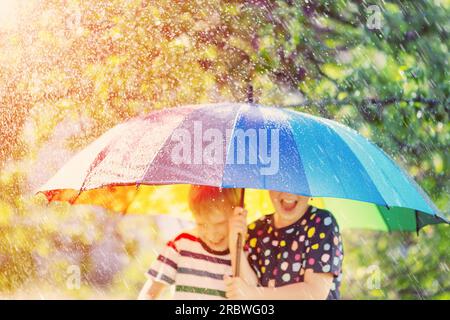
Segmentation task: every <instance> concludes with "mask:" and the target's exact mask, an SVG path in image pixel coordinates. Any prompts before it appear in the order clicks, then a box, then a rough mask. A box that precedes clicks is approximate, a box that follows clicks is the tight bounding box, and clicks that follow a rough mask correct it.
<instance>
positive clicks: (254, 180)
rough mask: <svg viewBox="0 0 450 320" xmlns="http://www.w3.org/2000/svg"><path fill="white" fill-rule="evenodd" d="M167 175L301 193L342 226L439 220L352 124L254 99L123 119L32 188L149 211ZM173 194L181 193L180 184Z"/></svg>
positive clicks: (407, 225) (56, 196)
mask: <svg viewBox="0 0 450 320" xmlns="http://www.w3.org/2000/svg"><path fill="white" fill-rule="evenodd" d="M168 184H200V185H210V186H217V187H223V188H231V187H238V188H251V189H259V190H261V189H264V190H277V191H282V192H289V193H295V194H299V195H305V196H311V197H314V199H315V200H314V201H316V202H317V203H318V206H320V207H323V208H326V209H328V210H330V211H331V212H332V213H333V214H334V215H335V216H336V218H337V219H338V222H339V223H340V224H341V225H342V226H343V227H352V228H369V229H377V230H386V231H392V230H402V231H415V230H419V229H420V228H422V227H423V226H425V225H428V224H436V223H441V222H447V223H448V221H447V220H446V219H445V218H444V217H443V215H442V214H441V213H440V212H439V210H438V209H437V208H436V206H435V205H434V204H433V203H432V201H431V200H430V199H429V197H428V196H427V195H426V194H425V192H423V190H422V189H421V188H420V187H419V186H418V185H417V184H416V183H415V182H414V180H413V179H412V178H411V177H409V176H408V174H407V173H406V172H405V171H404V170H402V169H401V168H400V167H399V166H398V165H397V164H396V163H395V162H394V161H393V160H392V159H391V158H390V157H389V156H388V155H386V153H384V152H383V151H382V150H381V149H380V148H378V147H377V146H376V145H374V144H373V143H371V142H370V141H368V140H367V139H366V138H364V137H363V136H361V135H359V134H358V133H357V132H356V131H354V130H352V129H350V128H348V127H345V126H343V125H341V124H339V123H337V122H335V121H331V120H328V119H324V118H320V117H315V116H311V115H309V114H305V113H300V112H296V111H293V110H289V109H281V108H276V107H265V106H260V105H255V104H238V103H222V104H208V105H194V106H184V107H179V108H171V109H164V110H161V111H156V112H153V113H151V114H149V115H147V116H141V117H137V118H134V119H131V120H129V121H127V122H125V123H122V124H120V125H118V126H116V127H114V128H112V129H111V130H109V131H107V132H106V133H105V134H103V135H102V136H101V137H100V138H99V139H97V140H95V141H94V142H93V143H91V144H90V145H89V146H88V147H86V148H85V149H84V150H82V151H81V152H79V153H78V154H77V155H75V156H74V157H73V158H72V159H71V160H70V161H69V162H68V163H67V164H66V165H65V166H63V167H62V168H61V169H60V170H59V171H58V172H57V173H56V175H55V176H54V177H53V178H51V179H50V180H49V181H48V182H47V183H46V184H45V185H44V186H42V187H41V188H40V189H39V190H38V192H42V193H44V194H45V195H46V197H47V199H48V201H68V202H70V203H72V204H75V203H79V204H96V205H102V206H104V207H107V208H109V209H112V210H114V211H119V212H134V211H147V210H149V206H147V205H145V202H146V201H147V203H148V201H149V199H150V201H151V199H152V197H153V196H154V195H155V194H158V191H157V188H156V187H155V186H159V185H168ZM177 196H179V197H180V199H174V200H180V201H181V202H185V200H186V199H185V198H184V199H183V196H184V195H183V192H179V193H178V195H177ZM256 198H257V197H256ZM256 198H255V199H256ZM153 199H154V198H153ZM259 199H260V200H261V199H262V198H259ZM248 202H249V201H248V200H247V203H248ZM249 208H251V204H250V207H249ZM174 210H177V209H174Z"/></svg>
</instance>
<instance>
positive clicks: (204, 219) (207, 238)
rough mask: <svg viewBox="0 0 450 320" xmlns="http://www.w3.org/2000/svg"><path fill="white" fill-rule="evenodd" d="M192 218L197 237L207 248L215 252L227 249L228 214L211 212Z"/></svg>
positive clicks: (216, 211) (218, 211)
mask: <svg viewBox="0 0 450 320" xmlns="http://www.w3.org/2000/svg"><path fill="white" fill-rule="evenodd" d="M194 217H195V221H196V223H197V228H198V233H199V237H200V239H202V240H203V241H204V242H205V243H206V244H207V245H208V247H210V248H211V249H214V250H217V251H223V250H226V249H228V217H229V215H228V213H226V212H221V211H220V210H213V211H211V212H208V213H206V214H198V215H194Z"/></svg>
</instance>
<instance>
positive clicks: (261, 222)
mask: <svg viewBox="0 0 450 320" xmlns="http://www.w3.org/2000/svg"><path fill="white" fill-rule="evenodd" d="M272 216H273V214H267V215H264V216H262V217H260V218H258V219H257V220H255V221H253V222H251V223H250V224H249V225H248V229H249V230H260V229H262V228H264V227H266V226H269V225H270V219H271V217H272Z"/></svg>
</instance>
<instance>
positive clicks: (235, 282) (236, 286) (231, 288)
mask: <svg viewBox="0 0 450 320" xmlns="http://www.w3.org/2000/svg"><path fill="white" fill-rule="evenodd" d="M223 280H224V281H225V288H226V289H225V296H226V297H227V298H228V299H233V300H253V299H256V290H257V288H256V287H252V286H249V285H248V284H247V283H246V282H245V281H244V280H242V278H237V277H230V276H227V275H225V276H224V279H223Z"/></svg>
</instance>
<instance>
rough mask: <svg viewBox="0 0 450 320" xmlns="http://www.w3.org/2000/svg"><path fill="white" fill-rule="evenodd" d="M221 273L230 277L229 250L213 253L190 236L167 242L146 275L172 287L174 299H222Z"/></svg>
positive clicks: (182, 235) (223, 295) (223, 292)
mask: <svg viewBox="0 0 450 320" xmlns="http://www.w3.org/2000/svg"><path fill="white" fill-rule="evenodd" d="M225 274H227V275H231V274H232V270H231V259H230V251H229V250H225V251H215V250H213V249H211V248H209V247H208V246H207V245H206V243H204V242H203V241H202V240H201V239H200V238H198V237H196V236H194V235H192V234H190V233H181V234H180V235H178V236H177V237H176V238H175V239H174V240H172V241H169V242H168V243H167V245H166V247H165V248H164V250H163V251H162V252H161V254H160V255H159V256H158V258H157V260H156V261H155V262H154V263H153V265H152V266H151V268H150V269H149V270H148V272H147V275H148V276H150V277H151V278H153V279H154V280H156V281H158V282H162V283H164V284H167V285H174V286H175V295H174V297H173V298H174V299H177V300H197V299H198V300H205V299H225V284H224V281H223V277H224V275H225Z"/></svg>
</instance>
